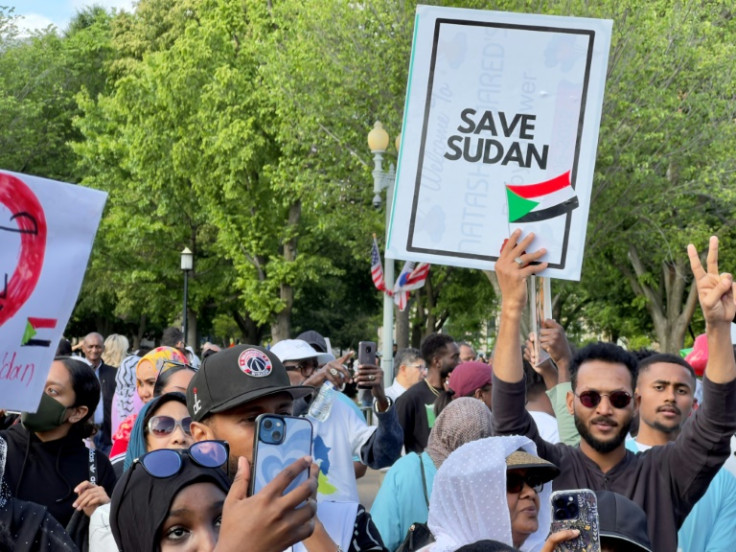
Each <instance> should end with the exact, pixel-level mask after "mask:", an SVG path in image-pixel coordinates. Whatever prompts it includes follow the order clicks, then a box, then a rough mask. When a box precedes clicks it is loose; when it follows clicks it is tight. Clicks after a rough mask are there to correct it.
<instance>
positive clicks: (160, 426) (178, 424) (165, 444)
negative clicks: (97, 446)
mask: <svg viewBox="0 0 736 552" xmlns="http://www.w3.org/2000/svg"><path fill="white" fill-rule="evenodd" d="M191 422H192V418H191V417H190V416H189V411H188V410H187V399H186V397H185V396H184V395H183V394H182V393H177V392H173V393H166V394H164V395H161V396H160V397H156V398H155V399H153V400H152V401H150V402H149V403H147V404H146V405H145V406H144V407H143V408H142V409H141V411H140V413H139V415H138V418H137V419H136V421H135V424H134V425H133V430H132V431H131V433H130V443H129V445H128V450H127V452H126V455H125V465H124V469H125V470H127V469H128V468H130V467H131V466H132V465H133V462H134V461H135V459H136V458H139V457H141V456H143V455H144V454H146V453H147V452H151V451H154V450H160V449H186V448H189V446H190V445H191V444H192V435H191V433H190V430H189V426H190V424H191ZM109 517H110V507H109V505H105V506H102V507H100V508H98V509H97V511H95V513H94V514H93V515H92V519H91V520H90V528H89V549H90V551H91V552H103V551H109V552H117V547H116V546H115V541H114V540H113V538H112V533H111V532H110V523H109Z"/></svg>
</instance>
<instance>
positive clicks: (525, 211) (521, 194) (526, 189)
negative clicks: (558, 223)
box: [506, 171, 580, 222]
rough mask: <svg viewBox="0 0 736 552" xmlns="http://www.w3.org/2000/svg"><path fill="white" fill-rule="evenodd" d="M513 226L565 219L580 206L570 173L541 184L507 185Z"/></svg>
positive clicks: (510, 219) (510, 218)
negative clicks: (558, 218) (563, 217)
mask: <svg viewBox="0 0 736 552" xmlns="http://www.w3.org/2000/svg"><path fill="white" fill-rule="evenodd" d="M506 198H507V200H508V204H509V222H536V221H539V220H547V219H551V218H555V217H559V216H560V215H564V214H567V213H569V212H570V211H572V210H573V209H576V208H577V207H578V206H579V205H580V203H579V202H578V196H577V195H576V194H575V190H574V189H573V187H572V186H571V185H570V171H567V172H566V173H563V174H561V175H560V176H556V177H555V178H552V179H551V180H546V181H544V182H539V183H537V184H520V185H509V184H507V185H506Z"/></svg>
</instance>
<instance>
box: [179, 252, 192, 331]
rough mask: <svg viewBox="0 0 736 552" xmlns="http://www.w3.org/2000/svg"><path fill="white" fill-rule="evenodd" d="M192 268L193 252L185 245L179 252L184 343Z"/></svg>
mask: <svg viewBox="0 0 736 552" xmlns="http://www.w3.org/2000/svg"><path fill="white" fill-rule="evenodd" d="M192 268H194V254H193V253H192V252H191V251H190V250H189V248H188V247H185V248H184V250H183V251H182V252H181V270H182V272H184V314H183V317H182V320H183V324H182V325H183V328H182V332H183V333H184V344H186V342H187V322H188V318H189V317H188V316H187V313H188V311H187V300H188V299H189V272H190V271H191V270H192Z"/></svg>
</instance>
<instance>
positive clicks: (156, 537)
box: [110, 442, 230, 552]
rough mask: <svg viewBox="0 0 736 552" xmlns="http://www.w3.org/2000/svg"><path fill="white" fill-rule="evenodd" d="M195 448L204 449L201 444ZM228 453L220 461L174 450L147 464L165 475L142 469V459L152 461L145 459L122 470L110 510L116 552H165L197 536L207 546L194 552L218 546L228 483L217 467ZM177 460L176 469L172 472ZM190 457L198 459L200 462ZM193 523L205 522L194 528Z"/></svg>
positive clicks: (214, 454) (212, 456)
mask: <svg viewBox="0 0 736 552" xmlns="http://www.w3.org/2000/svg"><path fill="white" fill-rule="evenodd" d="M204 443H207V444H209V443H213V442H204ZM197 446H198V448H199V449H203V447H201V443H198V444H197ZM226 450H227V449H224V448H223V453H222V455H221V457H219V456H218V452H217V451H215V450H214V449H213V451H211V452H209V453H208V452H207V451H206V450H204V456H203V457H202V456H198V453H196V452H186V453H177V452H173V451H172V452H173V456H169V457H168V458H167V457H166V456H163V457H162V458H161V459H158V460H157V461H156V462H153V463H152V464H151V465H152V466H153V467H155V468H156V469H158V470H163V471H155V472H154V473H149V471H148V468H146V463H145V459H146V457H149V456H150V455H146V456H145V457H142V458H141V460H142V462H136V463H135V465H134V466H133V467H132V468H131V469H130V470H128V471H126V472H125V474H124V475H123V477H122V478H121V479H120V482H119V485H117V486H116V487H115V492H114V493H113V496H112V503H111V509H110V525H111V528H112V534H113V536H114V538H115V542H116V543H117V549H119V550H120V551H121V552H129V551H130V552H138V551H141V550H146V551H148V550H150V551H157V550H167V549H169V545H170V544H174V543H176V542H177V541H183V540H185V539H186V538H187V537H189V538H190V539H191V538H192V537H196V539H197V540H198V541H199V543H200V544H202V542H203V541H204V542H205V543H206V546H204V545H203V546H199V548H198V550H212V549H213V548H214V544H215V543H216V542H217V532H218V531H219V524H220V519H221V516H222V508H223V502H224V500H225V496H226V494H227V492H228V490H229V489H230V482H229V480H228V478H227V476H226V475H225V472H224V471H223V470H222V469H220V467H219V466H221V465H223V464H224V463H225V461H226V460H227V452H226ZM156 452H160V451H156ZM152 454H156V453H152ZM177 455H178V459H179V461H180V464H179V468H178V470H175V468H176V456H177ZM193 457H195V458H197V457H199V458H200V462H197V461H196V460H193V459H192V458H193ZM154 458H155V457H154ZM201 458H204V459H205V460H204V461H202V460H201ZM167 464H168V465H167ZM202 464H205V465H202ZM185 509H186V512H184V513H182V512H183V511H184V510H185ZM172 513H173V515H172ZM176 516H178V517H179V519H175V518H176ZM192 518H197V519H199V520H200V521H203V523H200V524H198V526H197V527H196V529H195V527H193V525H194V524H192V523H191V519H192ZM213 535H214V536H213Z"/></svg>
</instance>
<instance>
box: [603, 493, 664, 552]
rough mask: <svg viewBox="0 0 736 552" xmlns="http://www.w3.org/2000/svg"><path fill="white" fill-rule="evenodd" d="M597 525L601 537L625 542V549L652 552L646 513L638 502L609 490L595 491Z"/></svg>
mask: <svg viewBox="0 0 736 552" xmlns="http://www.w3.org/2000/svg"><path fill="white" fill-rule="evenodd" d="M595 494H596V498H597V499H598V527H599V533H600V536H601V537H602V538H609V539H613V540H617V541H622V542H626V543H627V546H628V548H626V550H631V551H632V552H633V551H634V550H636V551H637V552H638V551H641V552H652V545H651V543H650V542H649V535H648V533H647V515H646V514H645V513H644V510H642V509H641V508H640V507H639V505H638V504H636V503H635V502H633V501H631V500H629V499H628V498H626V497H625V496H622V495H620V494H617V493H613V492H611V491H596V493H595Z"/></svg>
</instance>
